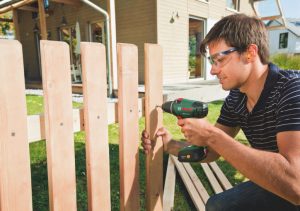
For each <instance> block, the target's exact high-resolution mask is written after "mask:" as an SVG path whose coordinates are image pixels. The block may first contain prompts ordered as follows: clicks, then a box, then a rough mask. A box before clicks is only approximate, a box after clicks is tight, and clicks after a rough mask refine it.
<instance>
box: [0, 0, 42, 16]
mask: <svg viewBox="0 0 300 211" xmlns="http://www.w3.org/2000/svg"><path fill="white" fill-rule="evenodd" d="M35 1H36V0H23V1H18V2H16V3H15V4H11V5H9V6H6V7H3V8H1V9H0V14H3V13H5V12H8V11H10V10H13V9H17V8H19V7H22V6H24V5H27V4H30V3H32V2H35Z"/></svg>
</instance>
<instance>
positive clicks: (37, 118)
mask: <svg viewBox="0 0 300 211" xmlns="http://www.w3.org/2000/svg"><path fill="white" fill-rule="evenodd" d="M144 105H145V103H144V101H143V100H142V99H139V100H138V108H139V109H138V112H139V118H140V117H142V116H144V113H145V111H144V107H145V106H144ZM107 111H108V118H107V124H113V123H117V122H118V118H117V117H118V115H117V113H118V106H117V103H116V102H114V103H107ZM27 125H28V126H27V127H28V142H29V143H32V142H36V141H40V140H42V139H45V127H44V125H45V121H44V120H43V114H40V115H30V116H27ZM83 130H84V114H83V109H73V132H74V133H75V132H79V131H83Z"/></svg>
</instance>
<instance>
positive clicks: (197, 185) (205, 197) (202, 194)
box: [182, 163, 209, 203]
mask: <svg viewBox="0 0 300 211" xmlns="http://www.w3.org/2000/svg"><path fill="white" fill-rule="evenodd" d="M182 165H183V167H184V168H185V170H186V172H187V173H188V175H189V176H190V178H191V180H192V182H193V184H194V186H195V188H196V190H197V191H198V193H199V194H200V197H201V198H202V201H203V202H204V203H206V202H207V200H208V198H209V195H208V193H207V191H206V189H205V187H204V186H203V184H202V183H201V181H200V179H199V177H198V176H197V174H196V173H195V171H194V169H193V168H192V166H191V164H189V163H182Z"/></svg>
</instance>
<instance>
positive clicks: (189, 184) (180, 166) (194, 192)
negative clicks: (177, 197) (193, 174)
mask: <svg viewBox="0 0 300 211" xmlns="http://www.w3.org/2000/svg"><path fill="white" fill-rule="evenodd" d="M170 156H171V157H172V160H173V162H174V163H175V165H176V168H177V170H178V172H179V174H180V176H181V178H182V181H183V182H184V184H185V187H186V189H187V191H188V192H189V194H190V196H191V198H192V200H193V202H194V205H195V207H196V208H197V210H205V206H204V202H203V201H202V199H201V197H200V195H199V193H198V191H197V190H196V188H195V186H194V184H193V182H192V180H191V178H190V177H189V175H188V173H187V172H186V170H185V168H184V167H183V164H182V163H180V162H179V161H178V158H177V157H175V156H173V155H170Z"/></svg>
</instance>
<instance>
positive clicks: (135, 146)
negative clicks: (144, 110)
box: [117, 43, 140, 211]
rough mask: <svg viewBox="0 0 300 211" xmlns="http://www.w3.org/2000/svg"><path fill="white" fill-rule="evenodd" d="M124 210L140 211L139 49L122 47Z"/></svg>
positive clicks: (119, 109) (121, 169)
mask: <svg viewBox="0 0 300 211" xmlns="http://www.w3.org/2000/svg"><path fill="white" fill-rule="evenodd" d="M117 52H118V79H119V81H118V84H119V90H118V94H119V103H118V111H119V112H118V116H119V127H120V129H119V130H120V138H119V141H120V210H128V211H132V210H139V209H140V192H139V189H140V188H139V125H138V121H139V119H138V50H137V47H136V46H135V45H132V44H120V43H119V44H118V45H117Z"/></svg>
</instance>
